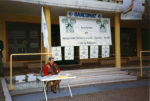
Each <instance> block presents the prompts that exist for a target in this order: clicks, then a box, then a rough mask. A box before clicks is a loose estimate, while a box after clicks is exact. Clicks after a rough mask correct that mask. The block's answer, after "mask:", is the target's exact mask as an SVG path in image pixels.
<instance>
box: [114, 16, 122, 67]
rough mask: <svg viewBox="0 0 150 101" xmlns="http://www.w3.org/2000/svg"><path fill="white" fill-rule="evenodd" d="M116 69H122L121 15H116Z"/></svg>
mask: <svg viewBox="0 0 150 101" xmlns="http://www.w3.org/2000/svg"><path fill="white" fill-rule="evenodd" d="M114 20H115V67H119V68H121V55H120V14H119V13H115V19H114Z"/></svg>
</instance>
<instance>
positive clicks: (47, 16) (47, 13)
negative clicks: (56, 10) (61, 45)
mask: <svg viewBox="0 0 150 101" xmlns="http://www.w3.org/2000/svg"><path fill="white" fill-rule="evenodd" d="M50 13H51V12H50V7H48V6H45V7H44V14H45V20H46V24H47V28H48V43H49V48H50V49H49V52H48V50H47V49H46V48H45V53H52V43H51V15H50ZM49 56H52V55H47V56H46V61H45V63H47V60H48V57H49Z"/></svg>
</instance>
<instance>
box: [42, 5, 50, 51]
mask: <svg viewBox="0 0 150 101" xmlns="http://www.w3.org/2000/svg"><path fill="white" fill-rule="evenodd" d="M41 13H42V17H41V24H42V26H41V27H42V28H41V31H42V33H43V42H44V47H45V48H47V50H48V52H49V43H48V29H47V24H46V20H45V15H44V11H43V7H42V11H41Z"/></svg>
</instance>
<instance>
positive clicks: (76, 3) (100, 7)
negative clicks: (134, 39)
mask: <svg viewBox="0 0 150 101" xmlns="http://www.w3.org/2000/svg"><path fill="white" fill-rule="evenodd" d="M9 1H17V2H24V3H32V4H38V5H46V6H55V7H65V8H76V9H85V10H97V11H108V12H121V11H122V4H116V3H111V2H102V1H97V0H9Z"/></svg>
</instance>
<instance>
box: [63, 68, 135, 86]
mask: <svg viewBox="0 0 150 101" xmlns="http://www.w3.org/2000/svg"><path fill="white" fill-rule="evenodd" d="M62 73H69V74H72V75H75V76H76V77H77V78H76V79H72V80H70V85H71V86H83V85H92V84H102V83H114V82H122V81H131V80H137V77H136V76H131V75H128V72H127V71H120V69H119V68H114V67H112V68H96V69H82V70H69V71H62ZM60 86H61V87H64V86H65V80H63V81H62V82H61V84H60Z"/></svg>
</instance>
